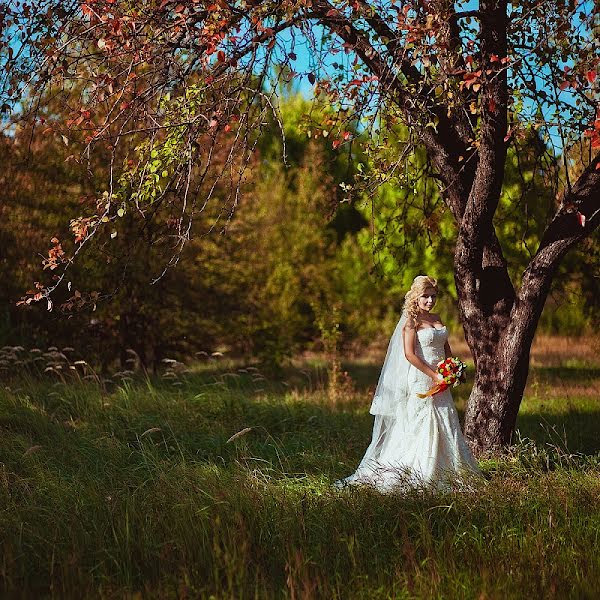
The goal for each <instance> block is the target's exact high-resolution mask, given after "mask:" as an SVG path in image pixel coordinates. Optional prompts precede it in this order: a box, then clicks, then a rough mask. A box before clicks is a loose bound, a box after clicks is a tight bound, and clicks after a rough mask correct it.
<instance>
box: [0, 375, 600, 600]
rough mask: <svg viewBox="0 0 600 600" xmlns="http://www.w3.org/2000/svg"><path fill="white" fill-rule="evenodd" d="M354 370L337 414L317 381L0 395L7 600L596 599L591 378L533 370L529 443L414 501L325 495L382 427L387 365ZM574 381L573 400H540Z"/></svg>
mask: <svg viewBox="0 0 600 600" xmlns="http://www.w3.org/2000/svg"><path fill="white" fill-rule="evenodd" d="M346 368H347V369H348V371H349V372H350V374H351V375H352V376H353V378H354V381H355V389H354V392H353V393H352V394H350V395H347V396H346V397H345V398H344V399H343V401H340V400H339V399H338V401H337V403H336V404H335V405H332V404H331V403H330V402H329V401H328V399H327V389H326V386H323V385H321V384H320V382H321V381H322V377H321V376H320V375H319V373H318V372H317V371H315V370H314V369H312V370H311V369H307V370H304V371H303V372H300V371H297V370H295V371H293V372H292V371H290V372H289V373H285V374H282V376H281V379H280V380H279V381H270V380H267V379H265V378H264V377H263V376H262V375H261V374H260V373H259V372H258V371H257V370H255V369H252V368H249V369H248V368H241V369H233V368H232V367H230V369H229V371H228V372H227V371H226V370H225V369H213V370H211V369H207V368H204V369H197V370H195V371H188V372H181V371H179V372H178V371H177V370H176V369H170V371H169V373H170V375H168V377H167V378H156V379H153V380H150V379H143V378H138V379H131V377H130V376H129V375H127V376H121V377H118V378H112V379H111V380H110V381H103V382H99V381H92V380H91V379H90V380H89V381H88V380H84V379H83V378H80V379H78V378H77V377H71V379H69V380H68V381H66V382H63V381H62V380H61V379H60V378H58V377H56V378H55V379H56V380H57V381H56V382H55V383H52V382H51V381H48V380H41V379H40V378H39V377H38V376H37V375H36V376H35V377H34V376H32V375H27V374H23V375H20V376H19V378H17V379H14V380H12V381H11V382H10V383H9V385H7V386H6V387H4V389H3V390H2V391H0V426H1V432H0V435H1V441H0V506H1V507H2V509H1V512H0V535H1V543H2V555H1V557H0V586H1V587H2V589H3V591H4V593H5V594H10V595H12V596H15V597H19V596H21V597H32V598H37V597H60V598H62V597H107V598H108V597H123V596H124V595H127V594H132V595H136V594H138V595H139V597H143V598H197V597H201V598H208V597H210V596H212V597H215V598H294V599H300V598H320V597H322V598H369V599H370V598H417V597H418V598H523V597H535V598H541V597H544V598H595V597H598V596H599V595H600V583H599V582H600V558H599V554H598V552H597V551H596V549H597V548H598V545H599V542H600V540H599V538H600V477H599V475H600V455H599V454H598V451H599V450H600V447H599V444H598V439H599V437H600V436H598V433H599V432H600V423H598V419H597V417H598V411H599V410H600V406H599V404H598V396H597V395H594V391H593V390H594V389H595V387H594V386H597V384H598V380H599V379H600V373H599V372H598V367H597V366H594V365H588V366H585V365H584V366H581V365H580V366H577V367H571V368H569V367H559V370H558V371H556V370H551V371H550V370H546V371H545V370H544V369H543V368H539V369H534V371H533V373H532V379H531V382H532V383H531V384H530V388H529V389H528V396H527V398H526V401H525V403H524V406H523V410H522V414H521V417H520V422H519V429H520V436H521V437H520V441H518V443H517V444H516V445H515V447H514V448H512V449H511V451H510V452H509V453H507V454H506V455H505V456H503V457H501V458H497V459H494V460H491V459H490V460H487V461H485V462H484V463H483V464H482V467H483V469H484V471H485V473H486V480H485V481H483V482H481V484H480V485H479V487H478V488H477V489H474V490H472V491H470V492H460V493H453V494H439V493H432V492H431V491H430V490H427V489H422V490H415V491H414V492H413V493H411V494H408V495H406V494H405V495H394V494H392V495H381V494H379V493H377V492H376V491H374V490H370V489H368V488H362V489H350V490H344V491H337V490H335V489H334V488H333V487H332V485H331V484H332V482H333V481H334V480H335V479H336V478H338V477H341V476H344V475H347V474H349V473H350V472H351V471H353V470H354V468H355V467H356V464H357V462H358V460H359V459H360V457H361V456H362V453H363V452H364V449H365V447H366V444H367V443H368V440H369V436H370V428H371V424H372V422H371V418H370V417H369V415H368V414H367V407H368V402H369V398H370V391H369V387H370V386H371V385H372V383H373V372H375V377H376V370H377V367H375V366H373V367H369V366H365V365H355V366H354V367H353V365H346ZM561 368H562V369H563V370H562V371H561V370H560V369H561ZM569 369H571V370H569ZM573 369H574V371H573ZM557 372H558V373H560V377H558V376H557ZM49 375H50V376H52V377H54V374H53V373H51V372H50V373H49ZM536 381H537V384H536ZM582 381H586V382H587V383H585V386H584V387H585V390H588V391H586V392H585V393H582V394H579V395H574V394H569V398H568V400H566V399H565V396H564V395H563V396H562V397H558V396H559V395H558V394H557V393H556V394H555V395H554V396H553V395H551V394H550V393H549V391H550V390H554V391H556V389H557V388H558V387H559V386H560V385H564V386H565V393H566V392H567V391H568V388H569V386H570V385H571V386H574V385H575V384H576V385H580V384H581V383H582ZM532 386H533V387H532ZM589 390H592V391H589ZM458 391H459V393H458V394H457V396H456V398H457V404H458V406H459V408H460V407H461V406H463V405H464V401H465V398H466V395H467V393H468V386H465V387H464V388H463V389H462V390H461V388H458ZM583 424H585V425H586V427H587V429H585V432H584V434H581V431H580V428H581V427H582V426H583Z"/></svg>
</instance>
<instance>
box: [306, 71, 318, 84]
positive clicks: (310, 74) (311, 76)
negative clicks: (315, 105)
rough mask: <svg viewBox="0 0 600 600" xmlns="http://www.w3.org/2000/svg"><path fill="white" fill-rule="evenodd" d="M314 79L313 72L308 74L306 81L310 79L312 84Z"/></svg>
mask: <svg viewBox="0 0 600 600" xmlns="http://www.w3.org/2000/svg"><path fill="white" fill-rule="evenodd" d="M316 80H317V78H316V77H315V74H314V73H309V74H308V81H310V83H311V84H314V83H315V81H316Z"/></svg>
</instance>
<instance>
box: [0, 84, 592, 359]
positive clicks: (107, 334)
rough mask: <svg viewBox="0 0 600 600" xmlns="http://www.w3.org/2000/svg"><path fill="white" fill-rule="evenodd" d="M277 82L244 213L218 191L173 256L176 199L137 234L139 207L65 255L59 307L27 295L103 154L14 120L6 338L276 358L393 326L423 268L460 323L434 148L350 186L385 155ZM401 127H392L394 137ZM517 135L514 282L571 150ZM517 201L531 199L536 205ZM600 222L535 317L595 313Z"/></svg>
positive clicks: (185, 355) (92, 194)
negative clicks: (173, 261) (554, 150)
mask: <svg viewBox="0 0 600 600" xmlns="http://www.w3.org/2000/svg"><path fill="white" fill-rule="evenodd" d="M283 97H284V99H283V100H282V102H281V105H280V107H279V109H280V112H281V114H282V115H283V117H284V118H283V119H282V121H283V123H285V152H284V145H283V143H282V136H281V132H280V131H279V127H278V124H277V123H276V122H275V121H273V123H272V124H271V126H270V127H268V128H267V131H266V133H264V134H263V136H262V137H261V138H260V139H259V140H258V147H257V148H258V151H257V152H256V153H255V155H254V157H253V159H252V161H251V163H250V165H249V168H248V169H247V172H246V177H245V183H244V189H243V195H242V196H241V198H240V201H239V204H238V206H237V208H236V210H235V212H234V213H233V214H219V210H221V211H222V210H223V209H222V207H219V206H218V203H216V204H214V205H209V206H207V207H206V209H205V210H204V212H202V213H199V214H198V215H197V217H196V218H195V220H194V223H193V228H192V230H191V231H190V235H191V241H190V242H189V243H188V244H187V245H186V247H185V249H184V251H183V253H182V255H181V256H180V257H179V260H178V264H177V265H175V266H173V267H172V268H168V269H166V270H165V266H166V265H167V264H168V263H169V260H170V258H171V256H172V254H173V252H172V242H171V239H172V235H171V230H170V228H172V227H173V223H174V222H175V221H176V218H175V216H174V215H173V214H171V213H170V212H169V211H170V205H167V206H166V207H165V208H163V207H161V208H159V209H158V210H159V211H162V213H164V214H158V215H155V216H156V217H158V218H154V219H152V220H148V225H147V226H145V227H143V228H142V234H141V235H140V234H139V231H140V228H139V219H144V216H143V215H142V214H141V213H140V214H136V213H135V211H130V212H129V213H128V214H126V215H125V216H124V221H125V223H127V222H128V221H129V223H130V231H131V236H129V237H128V236H127V230H128V227H127V225H125V226H124V227H123V228H122V229H120V230H119V233H118V235H117V232H114V235H111V236H110V239H98V240H94V241H93V242H92V244H91V246H89V247H88V248H87V249H86V252H85V253H84V254H82V255H80V256H79V257H78V258H77V260H76V262H75V263H74V264H73V265H72V267H71V268H70V271H69V273H70V274H69V279H70V280H71V282H72V290H71V291H72V293H73V295H72V296H70V297H67V296H65V297H64V298H63V300H62V302H61V299H60V297H57V298H56V299H55V300H54V306H53V310H52V311H47V310H46V306H45V305H44V306H41V305H27V306H17V302H18V301H19V299H20V298H21V297H22V296H23V295H24V293H25V292H26V291H27V290H28V289H30V288H31V287H32V284H33V282H34V281H36V280H37V279H39V278H40V276H41V274H42V258H43V257H44V256H45V255H46V253H47V248H48V246H49V244H50V240H51V238H53V237H57V238H59V239H61V240H62V239H63V238H67V237H69V232H68V230H67V227H66V223H67V221H68V219H69V218H71V217H73V218H75V216H76V215H77V214H79V212H80V211H81V205H83V204H86V203H87V202H92V201H95V200H94V199H95V198H96V197H97V194H98V193H101V192H102V190H101V189H99V187H100V181H101V180H102V176H103V174H106V172H108V165H106V167H105V168H103V164H102V161H103V157H102V156H101V155H98V154H96V155H95V156H94V157H93V159H91V160H94V161H95V164H93V169H92V168H88V167H89V165H86V164H85V162H83V161H80V160H78V159H76V157H75V156H74V155H73V154H72V152H71V150H70V146H69V143H68V140H66V139H65V140H62V139H60V137H58V139H57V136H56V135H54V134H52V135H47V134H46V133H45V132H44V129H43V127H39V126H38V127H37V128H36V129H35V130H32V129H31V128H18V129H16V130H15V131H14V134H13V135H11V136H4V137H3V138H2V139H1V140H0V160H1V161H2V164H3V165H4V168H3V170H2V173H0V181H1V191H0V194H1V196H0V244H1V246H2V249H3V251H2V254H1V255H0V261H1V262H0V264H1V266H2V280H3V285H2V287H1V288H0V307H1V308H0V311H1V312H0V345H16V344H19V345H23V346H25V347H35V346H58V347H63V346H73V347H75V348H76V350H77V351H78V352H79V353H81V354H82V355H84V356H85V357H86V359H87V360H90V361H94V362H95V363H97V364H98V365H100V366H101V367H102V368H104V369H109V368H110V367H112V366H114V365H116V364H120V365H121V366H124V365H125V363H126V361H127V359H128V358H130V357H131V355H130V354H129V353H128V351H129V350H130V349H131V350H133V351H134V352H135V353H136V354H137V356H138V357H139V359H140V361H141V362H142V363H143V364H144V365H146V366H147V367H149V368H156V367H157V365H159V364H160V363H161V361H162V360H163V359H165V358H177V359H190V358H192V357H194V356H198V355H202V353H204V352H207V353H209V354H210V353H212V352H215V351H220V352H226V353H229V354H230V355H233V356H235V355H244V356H248V357H251V358H252V359H253V360H258V361H260V362H262V363H267V364H271V365H274V364H282V363H283V362H285V360H286V359H288V358H289V357H291V356H293V355H294V354H295V353H297V352H299V351H302V350H305V349H316V350H320V349H323V348H325V349H327V348H328V347H329V348H330V347H331V345H332V344H333V345H335V346H340V347H341V349H342V350H345V351H350V350H353V351H355V352H356V351H357V350H358V349H360V348H363V347H365V346H368V345H369V344H370V343H371V342H372V341H373V340H374V339H377V338H379V337H380V336H381V335H382V334H387V333H389V332H390V330H391V328H392V327H393V325H394V323H395V321H396V319H397V317H398V315H399V312H400V310H401V306H402V301H403V294H404V293H405V291H406V290H407V288H408V287H409V285H410V282H411V281H412V279H413V278H414V277H415V276H416V275H417V274H420V273H428V274H430V275H433V276H434V277H436V278H437V279H438V280H439V282H440V286H441V289H442V295H441V297H440V301H439V304H438V307H437V310H438V311H439V312H441V313H442V315H443V316H444V318H445V319H446V320H447V321H449V322H450V323H451V324H452V325H453V326H454V327H457V326H458V313H457V310H456V306H455V299H456V292H455V289H454V283H453V274H452V260H453V250H454V248H453V238H454V235H453V229H454V227H455V225H454V223H453V219H452V216H451V215H450V213H449V212H448V210H447V209H446V208H445V206H444V204H443V202H442V200H441V198H440V197H439V194H438V191H437V187H436V183H435V181H434V180H433V179H432V178H431V177H430V176H429V172H430V169H429V165H428V164H427V161H426V159H425V154H424V153H423V155H421V156H420V155H419V153H418V152H417V153H415V155H414V156H413V160H412V162H411V168H412V169H413V172H412V173H410V174H409V175H410V177H409V179H411V180H412V181H413V185H412V189H409V188H408V187H406V186H405V187H402V188H399V187H398V186H395V185H394V184H393V180H391V181H390V182H387V183H382V184H381V186H380V187H378V188H377V189H376V190H375V191H374V193H373V194H372V195H371V196H368V195H367V194H366V193H364V192H363V193H362V194H360V193H359V194H358V195H357V194H354V195H350V194H348V193H347V192H348V188H347V182H348V181H350V180H352V179H353V178H356V177H357V176H358V177H359V178H360V175H361V173H363V172H366V171H369V172H370V173H371V174H372V173H373V172H375V171H376V169H377V165H374V164H372V162H371V161H370V158H369V157H368V156H365V155H362V154H360V153H359V152H358V150H356V147H354V148H353V147H352V146H351V147H350V149H349V150H347V151H344V152H340V151H336V150H335V149H333V148H332V144H331V141H330V140H328V139H326V137H324V136H320V137H317V136H316V135H313V132H311V130H310V123H309V121H308V120H307V119H306V115H307V114H308V113H309V112H310V111H311V110H312V111H314V110H315V108H314V106H313V107H312V108H311V105H309V103H308V102H307V101H305V100H304V99H303V98H302V97H301V96H300V95H295V94H293V93H288V94H286V95H284V96H283ZM48 110H49V111H51V110H52V107H51V106H50V108H49V109H48ZM321 110H322V111H323V112H324V113H326V111H327V109H326V107H322V108H321ZM46 118H47V119H52V118H62V117H61V116H60V115H52V114H47V115H46ZM357 133H358V132H357ZM367 134H368V132H362V133H361V135H363V136H365V135H367ZM403 135H404V132H403V131H402V130H401V129H398V130H397V131H390V132H389V137H388V141H389V144H390V147H393V145H394V141H395V140H394V138H395V137H396V138H397V139H401V138H402V136H403ZM516 143H518V144H519V145H520V146H521V147H520V148H519V152H518V155H517V153H515V152H514V150H511V152H512V155H511V156H510V158H509V160H508V161H507V164H508V170H509V172H508V173H507V174H506V175H507V176H506V180H505V185H504V189H503V194H502V198H501V204H500V208H499V210H498V212H497V214H496V221H495V225H496V229H497V232H498V236H499V238H500V241H501V243H502V244H503V247H504V249H505V255H506V257H507V260H508V262H509V270H510V274H511V276H512V277H514V281H516V282H517V283H518V282H519V274H520V273H521V272H522V271H523V269H524V267H525V265H526V264H527V262H528V261H529V259H530V257H531V255H532V254H533V253H534V252H535V250H536V248H537V245H538V243H539V240H540V235H541V232H542V231H543V229H544V226H545V224H546V222H547V220H548V219H549V218H550V216H551V215H552V214H553V211H554V210H555V205H556V198H553V197H549V196H548V193H547V192H545V190H546V189H548V188H547V187H545V186H544V185H543V182H544V178H547V177H553V176H554V175H556V174H558V172H559V170H560V169H561V168H562V161H561V160H559V159H553V158H552V157H551V155H550V154H549V152H548V150H547V148H546V146H545V145H544V143H543V142H542V141H541V140H540V138H539V136H538V134H537V132H536V131H535V130H534V129H533V128H532V129H531V130H530V131H529V133H528V135H527V137H526V138H525V139H522V140H520V141H519V142H516ZM353 150H355V152H353ZM105 158H107V157H105ZM223 160H225V157H223ZM217 162H218V161H217ZM569 164H571V166H572V168H573V169H574V170H577V168H578V165H577V164H575V162H574V161H571V162H570V163H569ZM92 173H93V175H92ZM404 175H405V176H406V174H404ZM217 192H218V190H217ZM348 196H350V199H348V198H347V197H348ZM523 207H525V210H523ZM515 214H516V215H519V214H525V215H526V219H525V221H523V220H518V219H515V216H514V215H515ZM215 223H216V224H217V225H216V226H215ZM598 237H599V236H598V233H596V234H595V235H593V236H591V237H590V238H588V239H586V240H584V241H583V243H582V244H581V246H580V247H579V248H578V249H577V250H575V251H573V252H571V253H570V254H569V255H568V256H567V258H566V260H565V261H563V264H562V265H561V268H560V272H559V274H558V275H557V277H556V278H555V281H554V287H553V292H552V294H551V296H550V298H549V300H548V302H547V303H546V307H545V310H544V313H543V316H542V321H541V325H540V329H539V331H540V332H542V333H557V334H563V335H581V334H584V333H585V332H586V331H587V330H588V328H589V327H590V326H591V324H592V323H593V322H597V320H598V313H599V312H600V307H599V303H598V302H597V298H598V296H599V294H600V283H599V281H600V280H599V274H598V254H599V252H600V251H599V250H598ZM66 244H68V242H66V243H65V245H66ZM155 279H158V281H156V282H155V283H152V282H153V281H154V280H155ZM79 300H81V302H79ZM79 304H81V305H82V306H81V307H80V306H79Z"/></svg>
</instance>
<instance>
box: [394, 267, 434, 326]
mask: <svg viewBox="0 0 600 600" xmlns="http://www.w3.org/2000/svg"><path fill="white" fill-rule="evenodd" d="M428 287H432V288H433V289H434V290H435V292H436V294H437V293H438V290H439V288H438V284H437V280H436V279H434V278H433V277H429V275H417V276H416V277H415V278H414V280H413V282H412V285H411V286H410V290H408V292H407V293H406V296H405V298H404V308H403V309H402V312H403V313H404V314H406V317H407V319H408V320H409V321H411V322H412V324H414V326H415V327H416V326H417V325H418V324H419V322H420V318H419V305H418V300H419V296H421V294H422V293H423V292H424V291H425V290H426V289H427V288H428Z"/></svg>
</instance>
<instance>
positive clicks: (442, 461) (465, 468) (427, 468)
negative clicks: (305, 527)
mask: <svg viewBox="0 0 600 600" xmlns="http://www.w3.org/2000/svg"><path fill="white" fill-rule="evenodd" d="M416 336H417V337H416V343H415V354H417V355H418V356H419V357H420V358H421V359H422V360H423V361H425V362H426V363H427V364H428V365H429V366H430V367H431V368H432V369H434V370H435V369H436V367H437V363H438V362H439V361H440V360H443V359H444V358H445V352H444V344H445V343H446V341H447V339H448V332H447V329H446V327H442V328H441V329H436V328H426V329H419V330H418V331H417V333H416ZM407 377H408V400H407V402H406V407H405V411H404V413H403V416H402V418H398V416H397V415H394V416H376V417H375V426H374V430H373V439H372V442H371V445H370V446H369V449H368V450H367V453H366V454H365V457H364V458H363V460H362V461H361V463H360V465H359V467H358V469H357V470H356V472H355V473H354V474H353V475H350V476H349V477H346V478H345V479H342V480H340V481H338V482H336V486H337V487H342V486H344V485H348V484H368V485H372V486H375V487H377V488H378V489H380V490H381V491H389V490H393V489H397V488H402V487H406V486H408V487H414V486H420V485H429V486H433V487H435V488H437V489H449V488H452V487H453V486H454V485H456V484H457V483H460V482H464V481H466V480H468V479H470V478H471V477H473V476H477V475H480V474H481V472H480V470H479V467H478V465H477V461H476V460H475V458H474V457H473V454H472V453H471V450H470V449H469V447H468V445H467V443H466V441H465V439H464V436H463V434H462V431H461V429H460V422H459V419H458V413H457V412H456V407H455V406H454V402H453V400H452V394H451V393H450V390H449V389H447V390H445V391H444V392H441V393H438V394H435V395H434V396H432V397H427V398H419V397H418V396H417V394H418V393H425V392H427V390H429V389H430V388H431V386H432V385H433V382H432V380H431V378H430V377H428V376H427V375H425V373H423V372H422V371H420V370H419V369H417V368H416V367H414V366H413V365H410V367H409V369H408V376H407Z"/></svg>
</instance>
